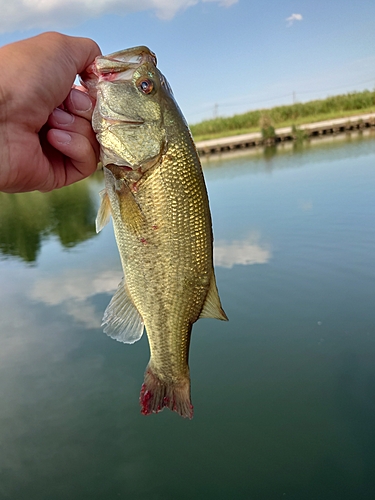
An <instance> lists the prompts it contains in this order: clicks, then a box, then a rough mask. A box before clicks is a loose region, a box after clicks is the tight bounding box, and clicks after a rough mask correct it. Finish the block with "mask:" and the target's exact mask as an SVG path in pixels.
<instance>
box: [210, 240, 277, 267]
mask: <svg viewBox="0 0 375 500" xmlns="http://www.w3.org/2000/svg"><path fill="white" fill-rule="evenodd" d="M271 258H272V252H271V249H270V247H269V246H268V245H267V244H265V243H261V242H260V236H259V234H258V233H256V232H254V233H251V234H250V235H249V236H248V237H247V238H246V239H244V240H233V241H221V240H218V241H217V242H215V247H214V260H215V266H218V267H226V268H232V267H233V266H234V265H236V264H241V265H244V266H248V265H252V264H266V263H267V262H268V261H269V260H270V259H271Z"/></svg>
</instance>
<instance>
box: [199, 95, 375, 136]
mask: <svg viewBox="0 0 375 500" xmlns="http://www.w3.org/2000/svg"><path fill="white" fill-rule="evenodd" d="M371 112H375V90H373V91H370V90H364V91H363V92H351V93H349V94H343V95H337V96H333V97H328V98H327V99H321V100H316V101H309V102H306V103H296V104H292V105H289V106H276V107H274V108H270V109H260V110H255V111H249V112H247V113H243V114H241V115H234V116H231V117H223V118H215V119H213V120H205V121H203V122H201V123H197V124H195V125H191V126H190V128H191V132H192V134H193V136H194V139H195V140H196V141H203V140H206V139H215V138H219V137H226V136H231V135H238V134H246V133H250V132H260V131H261V128H262V124H263V123H267V124H270V125H272V126H273V127H274V128H280V127H287V126H292V125H296V126H298V125H302V124H304V123H313V122H318V121H322V120H329V119H333V118H345V117H347V116H353V115H356V114H365V113H371Z"/></svg>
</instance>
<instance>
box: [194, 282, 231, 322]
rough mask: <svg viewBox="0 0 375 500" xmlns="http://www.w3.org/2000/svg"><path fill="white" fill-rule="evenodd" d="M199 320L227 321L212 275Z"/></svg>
mask: <svg viewBox="0 0 375 500" xmlns="http://www.w3.org/2000/svg"><path fill="white" fill-rule="evenodd" d="M199 317H200V318H214V319H220V320H222V321H228V317H227V315H226V314H225V312H224V310H223V308H222V307H221V302H220V297H219V293H218V291H217V286H216V280H215V275H214V273H212V278H211V282H210V288H209V290H208V293H207V297H206V301H205V303H204V305H203V309H202V312H201V314H200V316H199Z"/></svg>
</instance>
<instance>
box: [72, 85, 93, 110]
mask: <svg viewBox="0 0 375 500" xmlns="http://www.w3.org/2000/svg"><path fill="white" fill-rule="evenodd" d="M70 101H71V103H72V104H73V107H74V109H75V110H76V111H80V112H81V113H83V112H87V111H90V109H91V108H92V102H91V99H90V97H89V96H88V95H87V94H85V92H81V91H80V90H76V89H72V90H71V91H70Z"/></svg>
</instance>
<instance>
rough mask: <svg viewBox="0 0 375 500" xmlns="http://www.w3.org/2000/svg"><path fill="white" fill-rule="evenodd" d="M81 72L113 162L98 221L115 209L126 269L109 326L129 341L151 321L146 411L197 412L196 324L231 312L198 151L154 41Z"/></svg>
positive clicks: (107, 162) (107, 166)
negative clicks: (216, 264) (193, 383)
mask: <svg viewBox="0 0 375 500" xmlns="http://www.w3.org/2000/svg"><path fill="white" fill-rule="evenodd" d="M81 78H82V83H83V85H85V86H86V87H87V89H88V92H89V94H90V95H92V96H93V97H94V98H95V99H96V105H95V108H94V111H93V118H92V126H93V129H94V131H95V132H96V136H97V140H98V142H99V144H100V162H101V164H102V167H103V170H104V183H105V188H104V190H103V191H102V192H101V193H100V194H101V204H100V208H99V211H98V215H97V219H96V229H97V232H99V231H101V229H102V228H103V227H104V226H105V225H106V224H107V223H108V221H109V220H110V218H111V217H112V220H113V226H114V232H115V237H116V242H117V246H118V250H119V254H120V258H121V263H122V267H123V271H124V278H123V280H122V281H121V283H120V285H119V287H118V289H117V291H116V292H115V294H114V296H113V298H112V300H111V301H110V303H109V305H108V307H107V308H106V310H105V313H104V316H103V322H102V326H104V332H105V333H106V334H107V335H109V336H110V337H111V338H113V339H116V340H118V341H120V342H124V343H127V344H132V343H134V342H136V341H138V340H139V339H140V338H141V336H142V334H143V331H144V329H146V332H147V337H148V342H149V348H150V360H149V363H148V365H147V367H146V371H145V376H144V382H143V385H142V388H141V393H140V400H139V401H140V406H141V413H142V414H144V415H148V414H151V413H158V412H159V411H161V410H163V409H164V408H169V409H170V410H173V411H175V412H177V413H178V414H179V415H181V416H182V417H185V418H190V419H191V418H192V417H193V405H192V403H191V390H190V371H189V364H188V358H189V345H190V339H191V332H192V325H193V323H195V322H196V321H197V320H198V319H199V318H205V317H208V318H217V319H219V320H223V321H227V320H228V318H227V316H226V314H225V312H224V310H223V308H222V305H221V301H220V298H219V294H218V289H217V285H216V279H215V273H214V268H213V232H212V221H211V214H210V208H209V201H208V195H207V189H206V185H205V181H204V177H203V172H202V167H201V164H200V161H199V156H198V153H197V151H196V148H195V145H194V141H193V139H192V136H191V133H190V130H189V127H188V125H187V123H186V121H185V119H184V117H183V115H182V113H181V111H180V109H179V107H178V105H177V103H176V101H175V98H174V96H173V93H172V90H171V87H170V85H169V84H168V81H167V80H166V78H165V77H164V75H163V74H162V73H161V72H160V70H159V69H158V67H157V61H156V56H155V54H154V53H153V52H152V51H151V50H150V49H149V48H147V47H145V46H140V47H134V48H130V49H125V50H122V51H119V52H115V53H113V54H109V55H107V56H99V57H97V58H96V59H95V61H94V62H93V63H92V64H91V65H90V66H89V67H88V68H87V69H86V70H85V73H84V74H83V75H82V77H81Z"/></svg>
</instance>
